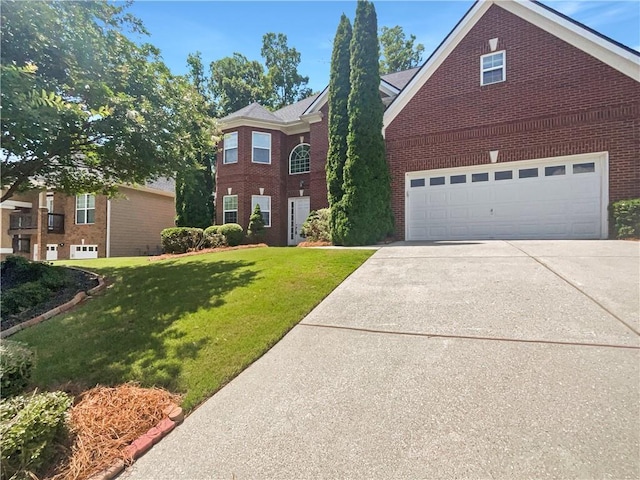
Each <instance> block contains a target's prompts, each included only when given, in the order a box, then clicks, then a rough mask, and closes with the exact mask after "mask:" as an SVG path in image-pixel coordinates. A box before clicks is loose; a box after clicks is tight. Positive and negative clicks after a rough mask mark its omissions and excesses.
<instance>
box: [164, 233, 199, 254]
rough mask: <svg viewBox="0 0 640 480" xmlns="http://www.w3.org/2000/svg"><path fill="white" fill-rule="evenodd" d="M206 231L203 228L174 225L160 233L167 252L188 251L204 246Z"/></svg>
mask: <svg viewBox="0 0 640 480" xmlns="http://www.w3.org/2000/svg"><path fill="white" fill-rule="evenodd" d="M203 236H204V231H203V230H202V229H201V228H191V227H173V228H165V229H164V230H162V232H161V233H160V237H161V239H162V249H163V250H164V252H165V253H186V252H188V251H189V250H197V249H199V248H202V242H203Z"/></svg>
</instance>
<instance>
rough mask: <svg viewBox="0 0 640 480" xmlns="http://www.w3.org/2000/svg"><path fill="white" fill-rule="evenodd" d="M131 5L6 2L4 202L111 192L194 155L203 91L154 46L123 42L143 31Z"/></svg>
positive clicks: (0, 54) (0, 55)
mask: <svg viewBox="0 0 640 480" xmlns="http://www.w3.org/2000/svg"><path fill="white" fill-rule="evenodd" d="M125 9H126V5H116V4H114V3H112V2H107V1H102V0H100V1H91V2H24V1H14V0H6V1H4V2H3V3H2V12H1V23H2V25H1V32H2V39H1V50H0V59H1V72H0V73H1V75H2V91H1V93H0V94H1V99H2V118H1V120H0V122H1V135H2V147H1V150H0V151H1V153H2V160H1V161H2V187H3V188H6V189H7V190H6V192H5V193H4V195H3V197H2V200H6V199H8V198H10V197H11V196H12V195H13V194H14V193H15V192H16V191H20V190H23V189H27V188H31V187H35V186H42V185H46V186H47V187H49V188H55V189H57V190H60V191H64V192H65V193H68V194H75V193H78V192H86V191H91V192H96V193H107V194H112V193H114V192H115V191H116V189H117V185H118V184H119V183H143V182H145V181H147V180H149V179H152V178H156V177H158V176H161V175H166V176H173V175H174V173H175V172H176V171H177V170H179V169H180V168H181V167H182V166H183V165H184V164H185V163H186V162H187V161H188V159H189V158H191V157H192V155H193V151H194V149H195V148H196V146H195V145H194V142H193V141H192V138H191V136H190V132H189V131H188V123H189V122H188V120H189V119H193V118H195V117H199V116H200V112H199V111H197V110H194V108H193V107H192V104H193V102H192V101H191V100H192V99H193V98H194V96H195V95H197V93H196V92H195V91H194V89H193V88H192V86H191V85H190V84H189V82H188V81H187V80H186V79H185V78H183V77H174V76H172V75H171V73H170V72H169V70H168V68H167V67H166V66H165V65H164V64H163V63H162V62H161V60H160V57H159V52H158V50H157V49H155V48H154V47H152V46H150V45H148V44H142V45H137V44H136V43H134V42H133V41H131V40H129V38H127V36H126V35H125V33H124V32H131V33H135V34H146V31H145V30H144V28H143V26H142V24H141V23H140V21H139V20H138V19H136V18H135V17H133V16H132V15H129V14H127V13H125ZM88 47H90V48H88ZM198 121H199V122H201V123H202V125H203V128H205V129H206V128H208V127H207V122H208V120H207V118H198Z"/></svg>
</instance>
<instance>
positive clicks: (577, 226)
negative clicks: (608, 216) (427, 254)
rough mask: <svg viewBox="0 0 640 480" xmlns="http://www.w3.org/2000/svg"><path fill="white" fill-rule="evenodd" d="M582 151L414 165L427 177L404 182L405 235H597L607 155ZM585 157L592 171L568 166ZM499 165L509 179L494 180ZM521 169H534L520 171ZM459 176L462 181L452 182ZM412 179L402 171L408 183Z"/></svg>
mask: <svg viewBox="0 0 640 480" xmlns="http://www.w3.org/2000/svg"><path fill="white" fill-rule="evenodd" d="M583 157H584V159H582V158H577V157H575V156H574V157H571V158H567V159H566V160H563V159H562V158H561V159H550V160H539V161H527V162H524V163H522V164H520V162H515V163H513V164H509V165H506V164H505V165H487V166H486V167H484V168H483V169H482V170H481V169H479V168H478V167H470V168H468V169H453V170H440V171H434V172H433V173H432V174H430V172H419V174H420V175H421V178H427V181H426V185H425V187H420V188H413V189H412V188H408V189H407V191H408V196H407V214H406V215H407V239H408V240H447V239H456V240H460V239H488V238H505V239H507V238H508V239H517V238H554V239H555V238H600V237H601V235H603V232H605V230H606V229H605V226H604V223H603V221H604V220H603V213H602V212H603V208H602V205H603V202H604V200H603V199H602V198H601V192H602V191H604V189H603V188H602V182H603V178H602V175H603V172H604V171H606V169H605V168H604V166H603V165H604V162H606V159H605V157H603V156H600V157H597V156H595V155H590V156H589V155H586V156H583ZM565 158H566V157H565ZM588 162H593V163H594V164H595V168H593V170H594V171H588V172H586V173H573V172H574V171H576V172H578V171H581V169H580V168H575V169H574V168H573V165H574V164H576V163H588ZM583 170H584V169H583ZM504 171H512V172H513V178H511V179H508V178H507V179H504V180H495V178H496V175H495V173H496V172H504ZM521 171H525V172H526V174H529V175H530V174H532V172H536V171H537V173H538V176H537V177H529V178H520V172H521ZM477 172H479V173H477ZM417 175H418V172H416V178H417ZM436 177H437V178H439V180H438V182H442V181H443V180H442V179H444V182H445V183H443V184H438V185H431V182H430V180H429V179H431V178H436ZM462 177H464V178H465V179H466V183H454V184H451V181H452V179H453V181H454V182H459V181H460V179H461V178H462ZM498 177H499V178H504V177H505V176H504V174H503V175H498ZM473 178H476V179H482V180H484V181H480V182H473V181H472V179H473ZM410 179H411V174H408V179H407V186H409V182H410ZM487 179H488V180H487Z"/></svg>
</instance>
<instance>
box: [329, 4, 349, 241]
mask: <svg viewBox="0 0 640 480" xmlns="http://www.w3.org/2000/svg"><path fill="white" fill-rule="evenodd" d="M350 44H351V22H349V19H348V18H347V16H346V15H345V14H344V13H343V14H342V17H341V18H340V23H339V24H338V30H337V31H336V36H335V39H334V40H333V53H332V55H331V74H330V77H329V119H328V123H329V151H328V153H327V164H326V171H327V192H328V200H329V208H330V209H331V210H330V211H331V217H330V225H331V231H332V232H335V231H336V220H337V218H338V216H339V214H338V204H339V202H340V200H342V195H343V191H342V183H343V175H342V171H343V169H344V164H345V162H346V160H347V134H348V133H349V113H348V111H347V102H348V99H349V91H350V90H351V86H350V85H351V84H350V82H349V71H350V66H349V63H350V59H351V55H350V53H349V46H350ZM333 240H334V242H336V243H339V241H340V239H339V238H337V237H336V238H334V239H333Z"/></svg>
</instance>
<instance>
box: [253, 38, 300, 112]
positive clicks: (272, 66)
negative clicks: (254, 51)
mask: <svg viewBox="0 0 640 480" xmlns="http://www.w3.org/2000/svg"><path fill="white" fill-rule="evenodd" d="M260 53H261V55H262V58H264V60H265V64H266V66H267V83H268V85H269V86H270V88H271V92H272V95H273V98H272V101H271V106H272V107H273V108H275V109H278V108H282V107H284V106H286V105H290V104H292V103H294V102H296V101H298V100H302V99H303V98H305V97H308V96H309V95H310V94H311V89H310V88H307V87H305V85H307V84H308V83H309V77H303V76H302V75H300V74H299V73H298V65H299V64H300V52H298V51H297V50H296V49H295V48H292V47H289V46H288V45H287V36H286V35H285V34H283V33H278V34H275V33H267V34H265V35H264V36H263V37H262V50H261V51H260Z"/></svg>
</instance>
